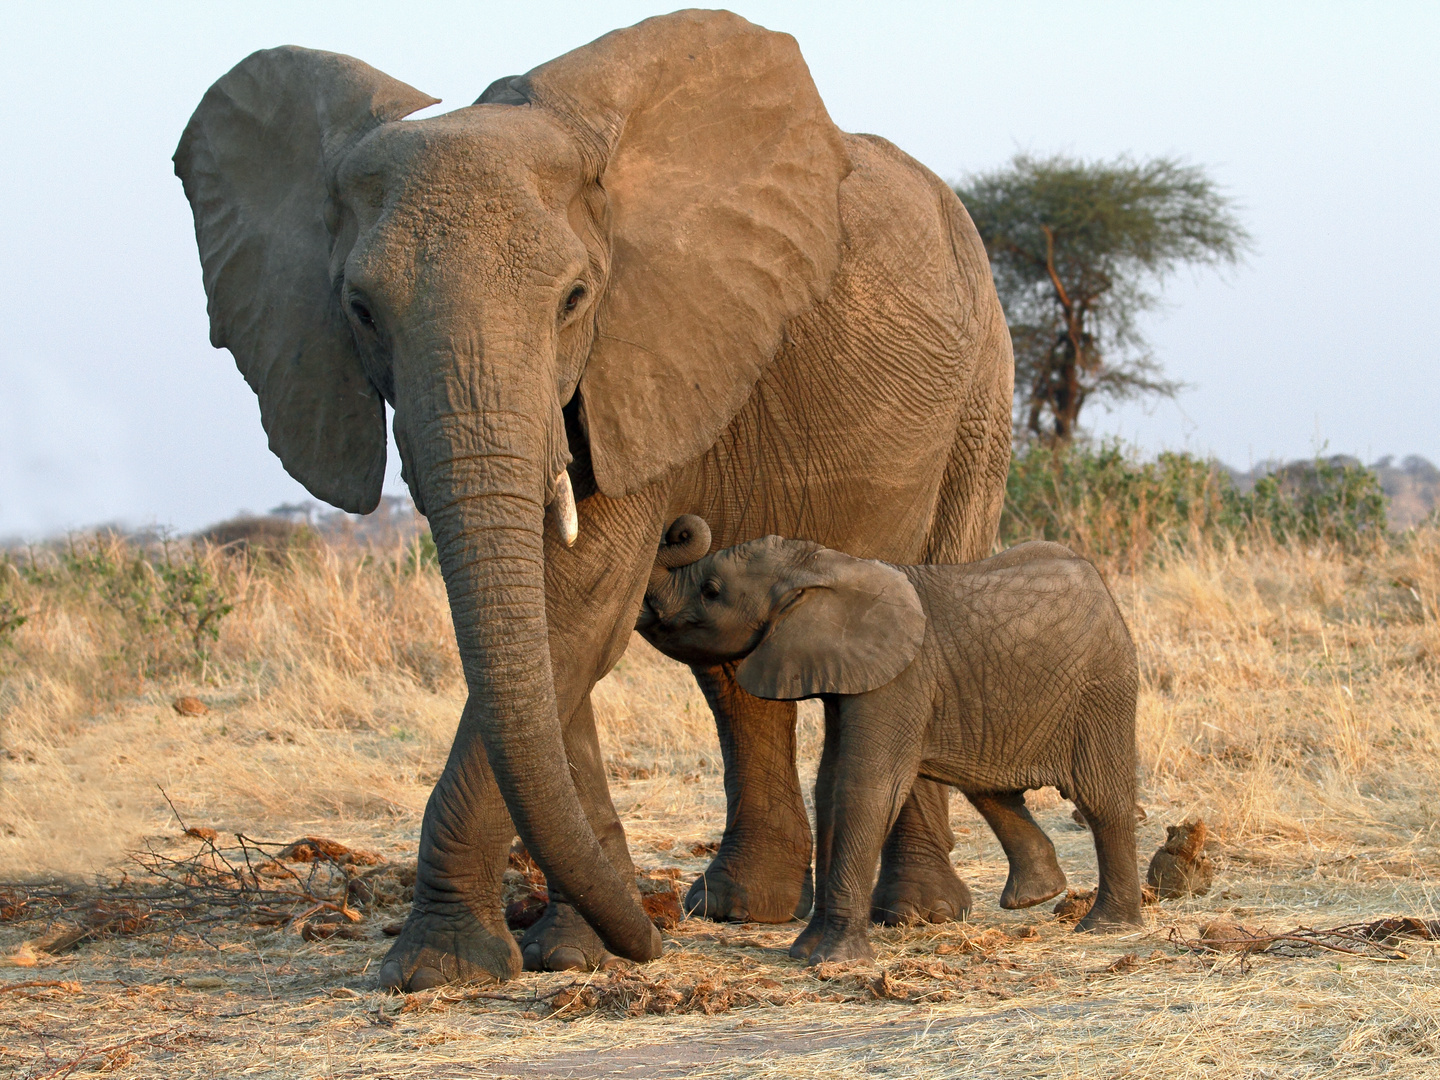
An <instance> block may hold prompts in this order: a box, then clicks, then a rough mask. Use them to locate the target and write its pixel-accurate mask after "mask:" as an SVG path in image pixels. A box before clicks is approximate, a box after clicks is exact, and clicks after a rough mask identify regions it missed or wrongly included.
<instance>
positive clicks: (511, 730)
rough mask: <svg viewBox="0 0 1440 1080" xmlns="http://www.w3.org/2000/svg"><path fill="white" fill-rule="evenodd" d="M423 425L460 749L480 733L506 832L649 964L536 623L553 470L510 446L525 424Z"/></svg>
mask: <svg viewBox="0 0 1440 1080" xmlns="http://www.w3.org/2000/svg"><path fill="white" fill-rule="evenodd" d="M432 425H433V426H431V428H430V431H429V432H427V433H425V435H424V436H422V438H421V439H417V440H415V441H416V443H417V444H418V443H424V445H425V449H424V450H422V451H421V457H422V459H423V463H417V464H418V470H417V471H421V472H422V483H421V487H422V490H423V495H424V501H425V505H426V511H427V515H428V517H429V521H430V527H431V530H432V533H433V535H434V538H435V545H436V549H437V552H438V554H439V557H440V566H441V570H442V572H443V573H444V576H445V586H446V589H447V591H448V592H449V597H450V609H451V613H452V616H453V618H454V621H455V636H456V641H457V643H458V644H459V647H460V657H461V661H462V664H463V665H464V669H465V681H466V684H467V687H468V689H469V692H470V701H469V705H468V706H467V708H466V711H465V720H464V722H463V724H462V731H461V732H460V734H459V736H458V737H457V751H458V749H459V743H460V742H462V741H465V739H466V736H467V734H469V735H471V736H472V737H473V735H474V734H477V733H478V735H479V737H480V739H481V740H482V741H483V743H484V747H485V753H486V756H487V757H488V759H489V762H490V767H491V770H492V771H493V772H494V774H495V779H496V782H497V784H498V785H499V788H500V791H501V793H502V794H503V795H504V798H505V803H506V805H507V806H508V808H509V810H510V815H511V818H512V819H513V820H514V823H515V828H516V830H517V831H518V832H519V833H520V836H521V838H522V839H523V840H524V841H525V845H526V847H527V848H528V849H529V851H530V853H531V854H532V855H533V856H534V858H535V860H536V862H537V863H539V865H540V868H541V869H542V870H544V871H545V875H546V877H547V878H548V879H549V880H550V881H551V882H552V883H553V884H554V885H555V886H556V887H557V888H558V889H560V890H561V891H563V893H564V894H565V896H566V897H567V898H568V899H570V900H571V901H572V902H573V903H574V904H575V906H576V907H577V908H578V909H579V910H580V912H581V914H583V915H584V916H585V918H586V919H587V920H588V921H589V922H590V924H591V925H592V926H593V927H594V928H595V930H596V931H597V932H598V933H599V934H600V937H601V938H602V939H603V940H604V942H605V944H606V946H607V947H608V948H609V949H610V950H611V951H612V952H615V953H617V954H619V955H621V956H626V957H629V958H631V959H633V960H649V959H652V958H653V957H655V956H657V955H658V954H659V952H660V936H659V934H658V933H657V932H656V930H655V928H654V927H653V926H652V925H651V922H650V920H649V919H648V918H647V917H646V915H645V912H644V911H643V910H642V909H641V907H640V906H639V904H637V903H636V902H635V900H634V899H633V898H632V896H631V893H632V892H633V889H631V888H627V886H626V883H625V882H624V881H622V879H621V877H620V874H619V873H618V872H617V871H616V869H615V867H614V866H613V865H612V864H611V863H610V861H609V860H608V859H607V858H606V857H605V855H604V853H603V852H602V851H601V849H600V845H599V843H598V842H597V841H596V839H595V834H594V832H593V831H592V830H591V827H590V825H589V823H588V822H587V820H586V817H585V813H584V810H583V809H582V807H581V805H580V800H579V797H578V796H577V794H576V790H575V786H574V784H573V783H572V782H571V780H570V776H569V770H568V768H567V764H566V755H565V746H564V741H563V738H562V735H561V728H560V721H559V718H558V717H557V715H556V704H555V687H554V680H553V676H552V673H551V667H550V649H549V638H548V634H547V630H546V620H545V589H544V550H543V544H542V531H543V527H544V513H545V508H544V505H543V502H544V499H545V497H546V492H547V491H549V490H551V485H550V484H547V483H546V473H547V472H548V471H549V470H550V469H551V468H552V466H551V464H550V463H549V462H548V460H547V458H548V457H549V455H548V454H547V452H546V451H545V449H544V448H543V447H537V448H536V449H535V452H534V453H526V452H524V451H517V449H516V447H517V446H523V445H525V443H526V442H527V441H528V442H531V443H533V442H534V441H535V436H534V417H533V416H528V417H527V416H523V415H521V414H519V413H506V412H502V411H499V410H496V409H494V408H493V407H492V408H490V409H487V410H486V411H485V412H484V414H483V415H480V416H476V415H457V414H454V413H451V414H450V415H448V416H443V415H442V416H441V417H440V418H439V419H436V420H434V421H433V422H432ZM527 433H528V440H527ZM528 449H529V448H528V447H527V450H528ZM427 451H428V452H427ZM466 726H469V727H470V728H471V731H470V732H469V733H467V732H466V731H465V730H463V728H464V727H466ZM463 769H464V765H463V755H462V754H459V753H452V756H451V761H450V763H449V765H447V772H448V771H451V770H456V771H460V772H463ZM446 780H447V782H448V783H449V785H450V786H451V787H452V788H455V790H457V791H463V790H465V788H466V786H467V784H468V781H467V778H466V777H465V776H463V775H457V776H451V777H447V778H446ZM457 785H458V787H457ZM442 786H443V785H442ZM437 794H438V792H437Z"/></svg>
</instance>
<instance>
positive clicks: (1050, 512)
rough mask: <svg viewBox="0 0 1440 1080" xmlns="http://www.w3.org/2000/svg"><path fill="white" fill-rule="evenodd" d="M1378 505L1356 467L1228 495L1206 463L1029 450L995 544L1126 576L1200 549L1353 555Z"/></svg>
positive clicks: (1231, 488) (1380, 511) (1309, 467)
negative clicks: (1054, 546) (1315, 549)
mask: <svg viewBox="0 0 1440 1080" xmlns="http://www.w3.org/2000/svg"><path fill="white" fill-rule="evenodd" d="M1385 535H1386V533H1385V495H1384V493H1383V492H1382V491H1381V490H1380V483H1379V479H1378V478H1377V477H1376V475H1375V474H1374V473H1373V472H1372V471H1370V470H1369V469H1365V468H1363V467H1361V466H1358V465H1350V464H1345V463H1337V462H1334V461H1325V460H1319V459H1317V460H1316V461H1315V462H1314V463H1313V464H1311V463H1303V464H1297V465H1290V466H1286V467H1285V468H1284V469H1281V470H1279V471H1277V472H1275V473H1272V474H1270V475H1268V476H1265V477H1262V478H1261V479H1260V480H1259V481H1258V482H1257V483H1256V484H1255V487H1254V489H1253V490H1251V491H1249V492H1242V491H1240V490H1239V489H1237V488H1236V487H1235V485H1234V483H1233V481H1232V480H1231V478H1230V475H1229V473H1227V472H1226V471H1225V469H1224V468H1222V467H1221V466H1220V465H1219V464H1218V463H1216V462H1215V461H1212V460H1208V459H1204V458H1199V457H1196V456H1194V455H1192V454H1185V453H1171V452H1167V453H1162V454H1160V455H1159V456H1157V457H1156V458H1155V460H1153V461H1142V460H1140V459H1139V458H1137V457H1136V456H1135V455H1134V454H1133V453H1129V452H1127V451H1126V450H1124V449H1123V448H1122V447H1121V446H1120V444H1119V443H1118V442H1113V441H1111V442H1105V443H1102V444H1099V445H1097V446H1083V445H1071V446H1068V447H1065V446H1061V447H1055V448H1052V447H1047V446H1043V445H1039V444H1035V445H1031V446H1029V447H1026V448H1024V449H1022V450H1020V451H1017V453H1016V454H1015V456H1014V457H1013V458H1012V460H1011V463H1010V474H1009V477H1008V479H1007V481H1006V491H1005V509H1004V512H1003V514H1002V516H1001V520H1000V540H1001V543H1002V544H1004V545H1005V546H1007V547H1008V546H1009V545H1011V544H1016V543H1019V542H1021V541H1023V540H1054V541H1057V542H1059V543H1062V544H1067V545H1068V546H1070V547H1072V548H1074V549H1075V550H1076V551H1079V552H1080V553H1082V554H1084V555H1086V556H1087V557H1089V558H1091V559H1094V560H1096V561H1107V562H1118V563H1119V564H1121V565H1122V566H1124V567H1126V568H1129V569H1133V568H1134V567H1136V566H1138V565H1139V563H1140V562H1142V561H1143V560H1145V559H1146V558H1150V557H1163V556H1164V554H1165V553H1166V552H1168V551H1173V550H1176V549H1178V548H1184V547H1194V546H1196V545H1199V544H1202V543H1211V544H1223V543H1231V542H1235V543H1243V542H1246V541H1247V540H1250V539H1256V538H1260V537H1266V538H1269V539H1271V540H1274V541H1277V542H1280V543H1315V542H1319V543H1327V544H1335V545H1338V546H1340V547H1342V548H1345V549H1347V550H1354V549H1357V548H1359V547H1362V546H1364V545H1366V544H1370V543H1374V542H1375V541H1377V540H1379V539H1381V538H1383V537H1384V536H1385Z"/></svg>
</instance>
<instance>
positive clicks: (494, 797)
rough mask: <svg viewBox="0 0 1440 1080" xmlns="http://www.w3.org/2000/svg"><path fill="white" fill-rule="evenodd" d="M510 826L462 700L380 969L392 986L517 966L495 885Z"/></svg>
mask: <svg viewBox="0 0 1440 1080" xmlns="http://www.w3.org/2000/svg"><path fill="white" fill-rule="evenodd" d="M514 835H515V826H514V825H513V824H512V823H511V821H510V813H509V811H507V810H506V809H505V801H504V799H503V798H502V797H501V795H500V789H499V787H498V786H497V785H496V783H495V775H494V773H492V772H491V771H490V762H489V761H488V760H486V757H485V748H484V744H483V743H482V742H481V739H480V734H479V731H478V728H477V721H476V719H475V717H474V716H473V709H472V706H471V705H469V704H467V705H466V707H465V712H464V713H463V714H462V716H461V718H460V727H459V730H458V731H457V732H456V734H455V743H454V745H453V746H452V748H451V750H450V757H449V759H448V760H447V761H446V763H445V770H444V772H443V773H442V774H441V776H440V780H439V782H438V783H437V784H436V785H435V790H434V791H433V792H431V793H430V801H429V803H428V804H427V805H426V807H425V819H424V823H423V824H422V825H421V828H420V858H419V862H418V863H417V865H416V870H415V900H414V903H413V904H412V905H411V907H410V915H409V917H408V918H407V919H406V920H405V926H404V928H403V929H402V930H401V932H400V936H399V937H397V938H396V939H395V943H394V945H392V946H391V948H390V952H389V954H388V955H387V956H386V957H385V961H384V963H383V964H382V965H381V967H380V977H379V982H380V985H381V986H382V987H384V988H386V989H390V990H426V989H429V988H430V987H433V986H439V985H442V984H444V983H454V982H481V983H484V982H497V981H502V980H505V979H510V978H513V977H514V976H515V975H516V974H518V973H519V971H520V950H519V949H518V948H517V947H516V945H515V938H514V937H513V936H511V934H510V930H509V928H508V927H507V926H506V925H505V918H504V915H503V913H502V911H501V908H500V886H501V880H502V876H503V875H504V873H505V866H506V862H507V855H508V853H509V850H510V841H511V840H512V839H513V838H514Z"/></svg>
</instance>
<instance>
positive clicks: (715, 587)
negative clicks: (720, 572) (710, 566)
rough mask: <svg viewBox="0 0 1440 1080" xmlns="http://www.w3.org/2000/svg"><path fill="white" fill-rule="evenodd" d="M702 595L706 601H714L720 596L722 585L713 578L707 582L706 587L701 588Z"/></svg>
mask: <svg viewBox="0 0 1440 1080" xmlns="http://www.w3.org/2000/svg"><path fill="white" fill-rule="evenodd" d="M700 595H701V596H703V597H705V599H706V600H714V599H715V598H716V597H717V596H719V595H720V583H719V582H718V581H716V580H715V579H714V578H711V579H710V580H709V581H707V582H705V584H704V585H701V586H700Z"/></svg>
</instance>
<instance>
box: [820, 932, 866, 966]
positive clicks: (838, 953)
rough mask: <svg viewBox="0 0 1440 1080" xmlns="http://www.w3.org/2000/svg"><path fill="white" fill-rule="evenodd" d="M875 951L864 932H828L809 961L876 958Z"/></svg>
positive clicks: (837, 962)
mask: <svg viewBox="0 0 1440 1080" xmlns="http://www.w3.org/2000/svg"><path fill="white" fill-rule="evenodd" d="M874 959H875V951H874V950H873V949H871V948H870V942H869V941H868V940H867V939H866V937H865V935H864V933H861V932H856V931H847V932H844V933H834V932H832V933H827V934H826V935H824V936H823V937H822V938H821V939H820V940H819V941H818V942H817V943H816V945H815V948H814V950H813V951H812V952H811V953H810V959H809V961H808V963H809V966H810V967H814V966H815V965H816V964H843V963H846V962H847V961H850V960H874Z"/></svg>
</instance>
